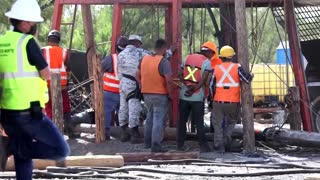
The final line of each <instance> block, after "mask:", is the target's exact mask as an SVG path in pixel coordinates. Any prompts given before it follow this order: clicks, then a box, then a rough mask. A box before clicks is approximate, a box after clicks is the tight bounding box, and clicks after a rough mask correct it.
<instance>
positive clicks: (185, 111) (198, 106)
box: [177, 99, 207, 147]
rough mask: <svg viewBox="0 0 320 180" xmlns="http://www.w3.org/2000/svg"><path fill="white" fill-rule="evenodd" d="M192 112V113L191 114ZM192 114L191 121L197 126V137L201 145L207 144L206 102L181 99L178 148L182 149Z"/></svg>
mask: <svg viewBox="0 0 320 180" xmlns="http://www.w3.org/2000/svg"><path fill="white" fill-rule="evenodd" d="M191 112H192V113H191ZM190 113H191V119H192V121H193V122H194V123H195V125H196V126H197V136H198V140H199V144H200V145H202V144H205V143H207V140H206V137H205V130H204V120H203V116H204V102H203V101H185V100H182V99H180V101H179V120H178V129H177V146H178V147H182V146H183V145H184V141H185V139H186V130H187V128H186V123H187V121H188V117H189V114H190Z"/></svg>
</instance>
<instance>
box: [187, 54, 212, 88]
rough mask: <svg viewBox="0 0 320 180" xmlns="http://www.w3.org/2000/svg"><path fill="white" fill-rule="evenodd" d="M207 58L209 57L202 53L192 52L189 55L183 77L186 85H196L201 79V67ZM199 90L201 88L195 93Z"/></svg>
mask: <svg viewBox="0 0 320 180" xmlns="http://www.w3.org/2000/svg"><path fill="white" fill-rule="evenodd" d="M207 59H208V58H207V57H205V56H204V55H202V54H191V55H188V56H187V58H186V61H185V65H184V70H183V77H184V78H183V79H184V81H185V83H186V85H195V84H197V83H198V82H200V81H201V78H202V72H201V67H202V64H203V62H204V61H205V60H207ZM198 92H200V89H198V90H197V91H196V92H195V93H198Z"/></svg>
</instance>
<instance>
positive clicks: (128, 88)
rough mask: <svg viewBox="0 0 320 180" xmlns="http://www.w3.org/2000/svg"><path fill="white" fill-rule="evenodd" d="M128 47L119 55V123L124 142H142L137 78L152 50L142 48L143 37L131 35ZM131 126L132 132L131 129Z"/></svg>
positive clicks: (139, 93) (168, 55) (169, 51)
mask: <svg viewBox="0 0 320 180" xmlns="http://www.w3.org/2000/svg"><path fill="white" fill-rule="evenodd" d="M128 40H129V43H128V45H127V47H126V48H125V49H124V50H123V51H122V52H121V53H119V56H118V76H119V79H120V108H119V115H118V117H119V124H120V126H121V138H120V140H121V141H122V142H126V141H129V140H130V141H131V143H132V144H137V143H142V142H143V140H142V139H141V136H140V133H139V124H140V121H139V116H140V112H141V110H142V106H141V102H140V99H141V92H140V88H139V84H138V82H137V80H136V78H135V74H136V71H137V70H138V66H139V64H140V61H141V60H142V58H143V57H144V56H145V55H148V54H151V52H149V51H146V50H144V49H142V45H143V42H142V38H141V37H140V36H138V35H130V36H129V39H128ZM175 49H176V46H172V47H171V48H170V49H168V50H167V51H166V55H165V57H167V58H168V57H170V56H171V55H172V52H173V51H174V50H175ZM128 128H130V132H129V129H128Z"/></svg>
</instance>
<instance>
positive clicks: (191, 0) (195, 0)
mask: <svg viewBox="0 0 320 180" xmlns="http://www.w3.org/2000/svg"><path fill="white" fill-rule="evenodd" d="M178 1H179V3H182V5H184V4H193V5H203V4H204V3H209V4H211V5H219V2H224V3H233V2H234V1H233V0H178ZM282 2H283V0H246V3H247V4H249V5H250V6H251V5H252V4H253V5H257V6H259V5H261V6H268V4H269V3H271V4H275V5H281V4H282ZM61 3H63V4H90V5H92V4H109V5H112V4H114V3H121V4H124V5H128V4H134V5H138V4H139V5H148V4H149V5H151V4H171V3H172V0H63V1H61Z"/></svg>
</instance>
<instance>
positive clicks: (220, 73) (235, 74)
mask: <svg viewBox="0 0 320 180" xmlns="http://www.w3.org/2000/svg"><path fill="white" fill-rule="evenodd" d="M235 54H236V53H235V51H234V49H233V48H232V47H230V46H223V47H222V48H221V50H220V57H221V58H222V61H223V63H222V64H220V65H217V66H215V67H214V69H213V77H212V82H211V86H212V91H213V92H212V94H214V96H213V105H212V119H211V121H212V124H213V127H214V149H215V150H217V151H218V152H220V153H224V152H225V148H226V147H229V146H230V143H231V140H232V139H231V133H232V130H233V129H234V126H235V124H236V123H237V121H238V118H239V114H240V81H243V82H246V83H250V82H251V80H252V78H253V75H252V74H250V73H248V72H246V71H245V70H244V69H243V68H242V67H241V65H240V64H239V63H233V62H232V59H233V58H234V56H235ZM224 117H226V118H224ZM224 121H225V122H224Z"/></svg>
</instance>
